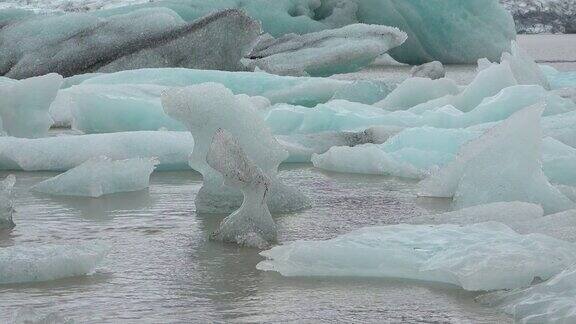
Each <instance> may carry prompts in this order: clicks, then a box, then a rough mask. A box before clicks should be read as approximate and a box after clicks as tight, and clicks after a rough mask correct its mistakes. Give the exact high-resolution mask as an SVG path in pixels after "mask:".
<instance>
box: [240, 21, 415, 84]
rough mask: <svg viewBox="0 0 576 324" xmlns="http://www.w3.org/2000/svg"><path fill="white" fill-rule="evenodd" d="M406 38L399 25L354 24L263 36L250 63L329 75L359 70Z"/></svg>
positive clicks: (281, 70)
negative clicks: (278, 35) (302, 32)
mask: <svg viewBox="0 0 576 324" xmlns="http://www.w3.org/2000/svg"><path fill="white" fill-rule="evenodd" d="M404 41H406V33H404V32H402V31H400V30H399V29H398V28H394V27H388V26H379V25H365V24H353V25H348V26H345V27H342V28H338V29H329V30H323V31H320V32H316V33H309V34H304V35H297V34H287V35H284V36H282V37H280V38H278V39H270V38H267V39H263V40H261V41H260V42H259V43H258V44H257V45H256V47H255V48H254V49H253V50H252V52H251V53H250V54H248V56H247V58H248V60H247V62H246V63H247V65H248V66H250V67H252V68H254V67H258V68H260V69H262V70H264V71H267V72H270V73H274V74H279V75H311V76H329V75H332V74H337V73H348V72H355V71H358V70H360V69H361V68H363V67H365V66H367V65H369V64H370V63H372V62H374V60H375V59H376V58H377V57H378V56H379V55H381V54H383V53H386V52H387V51H388V50H390V49H391V48H394V47H397V46H399V45H401V44H402V43H404Z"/></svg>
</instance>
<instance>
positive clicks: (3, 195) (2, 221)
mask: <svg viewBox="0 0 576 324" xmlns="http://www.w3.org/2000/svg"><path fill="white" fill-rule="evenodd" d="M15 184H16V177H15V176H14V175H12V174H10V175H8V176H7V177H6V178H5V179H4V180H2V181H0V229H10V228H12V227H14V226H15V224H14V221H13V220H12V217H13V215H14V212H15V210H14V193H13V189H14V185H15Z"/></svg>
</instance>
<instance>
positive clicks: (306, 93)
mask: <svg viewBox="0 0 576 324" xmlns="http://www.w3.org/2000/svg"><path fill="white" fill-rule="evenodd" d="M206 82H215V83H221V84H223V85H224V86H225V87H227V88H228V89H230V90H231V91H232V92H234V94H246V95H249V96H263V97H266V98H268V99H269V100H270V102H272V103H273V104H275V103H289V104H293V105H301V106H307V107H313V106H315V105H317V104H319V103H323V102H326V101H328V100H330V99H332V98H333V97H334V96H335V95H336V93H337V92H340V91H345V90H349V89H350V87H353V88H354V89H356V91H358V92H364V91H372V90H371V89H373V88H374V85H378V84H380V83H374V82H371V81H363V82H352V81H343V80H336V79H329V78H308V77H290V76H279V75H274V74H268V73H263V72H228V71H215V70H192V69H177V68H163V69H140V70H130V71H122V72H117V73H110V74H104V75H101V76H97V77H94V78H90V79H88V80H86V81H84V82H83V83H81V85H87V84H101V85H120V84H154V85H161V86H167V87H185V86H191V85H195V84H201V83H206ZM366 88H368V89H369V90H366ZM340 99H348V96H342V97H341V98H340ZM352 101H353V100H352ZM368 103H370V102H368Z"/></svg>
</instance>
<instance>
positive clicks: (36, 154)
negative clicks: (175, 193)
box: [0, 131, 194, 171]
mask: <svg viewBox="0 0 576 324" xmlns="http://www.w3.org/2000/svg"><path fill="white" fill-rule="evenodd" d="M0 148H1V150H0V169H3V170H24V171H67V170H70V169H72V168H74V167H77V166H79V165H80V164H82V163H84V162H86V161H87V160H89V159H91V158H96V157H99V156H102V155H105V156H107V157H109V158H111V159H114V160H125V159H132V158H138V157H141V158H146V157H148V158H152V157H156V158H158V160H159V162H160V164H159V166H158V168H159V169H161V170H173V169H178V170H189V169H190V167H189V166H188V162H187V161H188V156H189V155H190V153H191V152H192V150H193V148H194V140H193V139H192V136H191V135H190V133H188V132H169V131H160V132H158V131H155V132H124V133H110V134H93V135H77V136H67V135H63V136H56V137H47V138H38V139H23V138H14V137H0Z"/></svg>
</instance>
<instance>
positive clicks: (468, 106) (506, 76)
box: [410, 62, 518, 113]
mask: <svg viewBox="0 0 576 324" xmlns="http://www.w3.org/2000/svg"><path fill="white" fill-rule="evenodd" d="M517 84H518V82H517V81H516V79H515V78H514V74H513V73H512V69H511V68H510V65H509V64H508V62H503V63H501V64H496V65H490V66H489V67H487V68H485V69H484V70H481V71H479V72H478V74H477V75H476V77H475V78H474V80H472V82H471V83H470V84H469V85H468V86H466V87H465V88H464V90H462V92H460V93H458V94H455V95H446V96H444V97H440V98H438V99H434V100H430V101H428V102H425V103H422V104H419V105H417V106H415V107H412V108H411V109H410V111H412V112H414V113H422V112H424V111H426V110H430V109H434V108H438V107H442V106H446V105H452V106H454V107H456V108H458V109H459V110H461V111H463V112H468V111H471V110H472V109H474V108H475V107H476V106H478V105H479V104H480V103H481V102H482V100H484V98H486V97H491V96H494V95H495V94H497V93H498V92H500V91H501V90H502V89H504V88H507V87H511V86H514V85H517Z"/></svg>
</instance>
